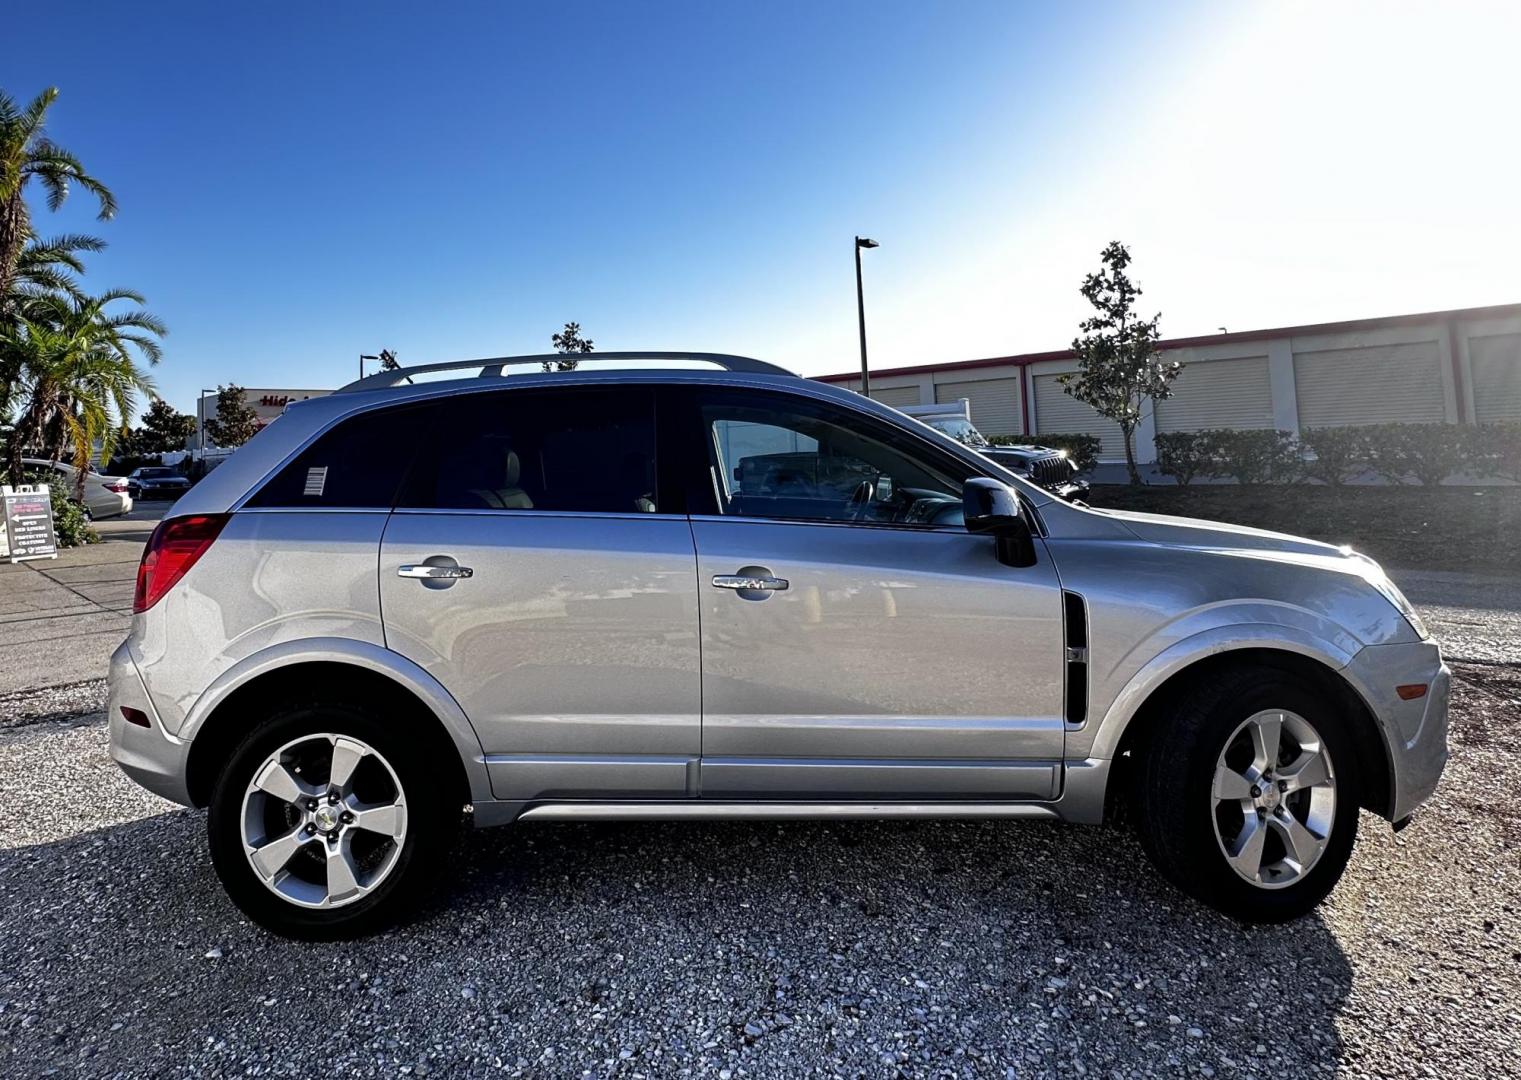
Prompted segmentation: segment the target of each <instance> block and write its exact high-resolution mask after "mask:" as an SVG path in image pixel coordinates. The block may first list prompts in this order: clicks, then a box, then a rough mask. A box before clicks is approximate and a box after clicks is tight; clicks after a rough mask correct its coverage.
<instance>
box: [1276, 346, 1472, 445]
mask: <svg viewBox="0 0 1521 1080" xmlns="http://www.w3.org/2000/svg"><path fill="white" fill-rule="evenodd" d="M1440 364H1441V354H1440V353H1439V352H1438V350H1437V344H1436V342H1434V341H1422V342H1415V343H1411V344H1404V345H1380V346H1369V347H1366V348H1361V349H1332V350H1328V351H1325V352H1309V353H1295V354H1294V383H1295V387H1296V391H1297V396H1298V398H1299V426H1300V427H1301V428H1313V427H1342V426H1350V425H1354V424H1387V423H1406V424H1409V423H1426V422H1430V423H1441V422H1442V421H1443V420H1446V419H1447V407H1446V405H1445V404H1444V399H1443V394H1442V373H1441V368H1440Z"/></svg>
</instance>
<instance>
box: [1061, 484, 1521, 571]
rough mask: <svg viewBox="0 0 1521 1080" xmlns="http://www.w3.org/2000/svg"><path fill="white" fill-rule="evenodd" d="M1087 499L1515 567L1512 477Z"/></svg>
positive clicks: (1421, 556) (1397, 562)
mask: <svg viewBox="0 0 1521 1080" xmlns="http://www.w3.org/2000/svg"><path fill="white" fill-rule="evenodd" d="M1089 501H1090V502H1091V503H1092V505H1094V506H1102V507H1106V508H1108V509H1113V510H1137V511H1142V512H1145V513H1150V514H1176V515H1177V516H1179V517H1193V518H1206V519H1208V520H1211V521H1227V522H1230V523H1232V524H1234V525H1250V526H1253V527H1254V528H1258V529H1272V530H1274V531H1276V532H1285V533H1293V534H1294V535H1296V536H1307V537H1310V538H1311V539H1313V540H1324V541H1326V542H1328V543H1332V544H1351V545H1352V546H1353V547H1354V548H1356V549H1357V550H1358V551H1361V552H1364V553H1365V554H1367V555H1371V556H1372V557H1373V558H1375V559H1377V560H1378V561H1379V562H1381V563H1383V564H1384V565H1386V566H1393V567H1400V568H1403V569H1410V570H1467V571H1474V572H1480V573H1500V574H1516V573H1521V487H1493V488H1470V487H1440V488H1422V487H1374V486H1359V487H1341V488H1332V487H1322V486H1318V485H1314V486H1312V485H1305V484H1292V485H1270V484H1248V485H1236V484H1209V485H1204V486H1192V485H1191V486H1189V487H1130V486H1127V485H1121V484H1102V485H1097V486H1095V487H1094V489H1093V496H1092V498H1091V499H1090V500H1089Z"/></svg>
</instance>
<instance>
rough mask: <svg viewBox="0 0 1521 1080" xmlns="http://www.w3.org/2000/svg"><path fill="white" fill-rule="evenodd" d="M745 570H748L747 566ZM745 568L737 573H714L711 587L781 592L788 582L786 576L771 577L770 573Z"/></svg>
mask: <svg viewBox="0 0 1521 1080" xmlns="http://www.w3.org/2000/svg"><path fill="white" fill-rule="evenodd" d="M745 570H749V567H746V568H745ZM745 570H742V571H740V572H739V573H737V574H714V575H713V587H714V588H715V589H735V590H738V591H740V592H781V591H782V590H783V589H785V588H787V586H788V584H789V583H788V581H787V579H786V578H779V577H772V576H771V575H770V574H757V573H746V572H745Z"/></svg>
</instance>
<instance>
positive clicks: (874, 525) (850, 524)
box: [687, 514, 972, 536]
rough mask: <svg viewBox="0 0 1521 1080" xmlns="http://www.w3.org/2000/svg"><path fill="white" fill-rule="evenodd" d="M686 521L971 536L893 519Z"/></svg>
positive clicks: (722, 517) (731, 517) (960, 529)
mask: <svg viewBox="0 0 1521 1080" xmlns="http://www.w3.org/2000/svg"><path fill="white" fill-rule="evenodd" d="M687 520H688V521H723V522H728V523H731V524H734V523H754V524H756V525H803V526H825V527H828V528H837V529H891V530H893V531H895V532H913V533H960V534H961V535H963V536H971V535H972V534H971V533H969V532H967V531H966V527H965V526H962V525H909V524H904V523H902V522H895V521H825V520H822V519H818V520H815V519H813V518H773V517H755V516H752V515H749V514H691V515H688V518H687Z"/></svg>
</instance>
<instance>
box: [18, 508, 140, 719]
mask: <svg viewBox="0 0 1521 1080" xmlns="http://www.w3.org/2000/svg"><path fill="white" fill-rule="evenodd" d="M168 505H169V504H168V503H154V504H150V505H149V506H147V507H144V508H142V509H137V510H134V511H133V512H132V513H131V514H130V515H128V516H127V517H125V518H113V519H111V520H108V521H102V522H97V523H96V526H95V529H96V531H97V532H99V533H100V535H101V539H102V541H103V542H102V543H99V544H91V545H90V546H88V547H81V548H72V549H70V550H68V551H63V552H60V553H59V555H58V558H56V559H43V560H38V561H36V562H27V563H18V564H16V565H12V564H10V563H0V694H5V693H10V692H12V691H16V690H32V689H37V688H40V687H44V686H62V685H65V684H67V683H74V682H82V681H84V680H85V679H102V678H105V674H106V664H107V661H108V660H109V659H110V657H111V653H112V652H113V651H114V650H115V649H116V646H118V645H120V644H121V641H122V639H123V638H124V637H126V636H127V627H128V624H130V623H131V621H132V590H133V587H134V586H135V584H136V579H137V562H138V558H139V557H140V556H141V555H142V549H143V544H144V543H145V542H146V541H147V539H148V535H149V533H151V532H152V531H153V526H154V524H155V523H157V521H158V519H159V518H160V517H161V516H162V515H163V512H164V510H165V509H166V508H167V507H168Z"/></svg>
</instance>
